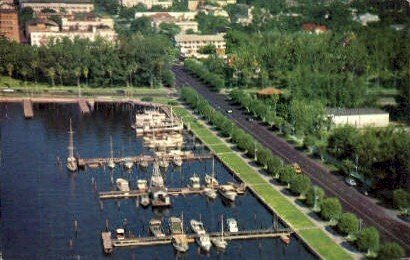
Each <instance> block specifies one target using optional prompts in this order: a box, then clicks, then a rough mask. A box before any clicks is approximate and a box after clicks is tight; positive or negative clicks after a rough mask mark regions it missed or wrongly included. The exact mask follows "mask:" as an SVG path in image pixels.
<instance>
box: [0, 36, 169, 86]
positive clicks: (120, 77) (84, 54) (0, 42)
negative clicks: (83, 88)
mask: <svg viewBox="0 0 410 260" xmlns="http://www.w3.org/2000/svg"><path fill="white" fill-rule="evenodd" d="M0 57H2V59H1V63H0V73H1V74H4V75H8V76H10V77H14V78H18V79H22V80H24V81H26V80H32V81H35V82H37V81H42V82H49V83H50V84H51V85H54V84H56V83H58V84H60V85H74V84H78V85H79V84H80V82H81V81H82V82H83V83H85V84H86V85H90V86H117V85H122V86H123V85H127V86H151V87H154V86H158V85H161V84H163V83H164V84H167V85H172V84H173V81H174V76H173V74H172V73H171V72H170V63H171V61H172V60H173V59H175V52H174V48H173V46H172V44H171V42H170V41H169V40H168V39H167V38H166V37H163V36H149V37H142V36H141V35H137V34H136V35H133V36H131V37H128V38H124V39H119V41H118V43H116V44H114V43H111V42H108V41H105V40H103V39H97V40H96V41H94V42H90V41H88V40H84V39H75V40H74V41H70V40H69V39H67V38H65V39H62V40H58V41H56V42H55V43H49V44H47V45H45V46H41V47H36V46H29V45H20V44H17V43H14V42H9V41H8V40H6V39H5V38H0Z"/></svg>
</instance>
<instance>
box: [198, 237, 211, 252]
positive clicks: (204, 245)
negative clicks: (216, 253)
mask: <svg viewBox="0 0 410 260" xmlns="http://www.w3.org/2000/svg"><path fill="white" fill-rule="evenodd" d="M195 240H196V243H197V244H198V245H199V247H200V248H201V249H202V250H204V251H206V252H208V251H209V250H210V249H211V247H212V243H211V240H210V238H209V236H208V235H207V234H204V235H200V236H197V237H196V238H195Z"/></svg>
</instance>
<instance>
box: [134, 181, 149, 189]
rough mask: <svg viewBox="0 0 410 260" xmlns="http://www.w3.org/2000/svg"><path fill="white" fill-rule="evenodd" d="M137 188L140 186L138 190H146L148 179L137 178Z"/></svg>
mask: <svg viewBox="0 0 410 260" xmlns="http://www.w3.org/2000/svg"><path fill="white" fill-rule="evenodd" d="M137 188H138V190H140V191H146V190H148V181H147V180H143V179H140V180H137Z"/></svg>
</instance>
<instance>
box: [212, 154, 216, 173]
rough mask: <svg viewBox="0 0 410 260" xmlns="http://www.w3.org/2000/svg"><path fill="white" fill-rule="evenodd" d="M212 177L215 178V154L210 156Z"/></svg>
mask: <svg viewBox="0 0 410 260" xmlns="http://www.w3.org/2000/svg"><path fill="white" fill-rule="evenodd" d="M212 177H213V178H215V156H212Z"/></svg>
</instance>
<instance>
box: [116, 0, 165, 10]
mask: <svg viewBox="0 0 410 260" xmlns="http://www.w3.org/2000/svg"><path fill="white" fill-rule="evenodd" d="M119 4H121V5H123V6H126V7H133V6H136V5H139V4H143V5H145V6H146V7H147V8H148V9H151V8H152V7H153V6H154V5H158V6H161V7H162V8H170V7H171V6H172V0H119Z"/></svg>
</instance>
